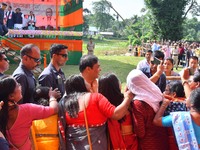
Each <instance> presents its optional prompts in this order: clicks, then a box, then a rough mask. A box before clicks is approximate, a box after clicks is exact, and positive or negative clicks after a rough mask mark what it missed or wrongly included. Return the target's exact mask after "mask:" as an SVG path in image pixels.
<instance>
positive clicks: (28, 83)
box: [13, 63, 36, 103]
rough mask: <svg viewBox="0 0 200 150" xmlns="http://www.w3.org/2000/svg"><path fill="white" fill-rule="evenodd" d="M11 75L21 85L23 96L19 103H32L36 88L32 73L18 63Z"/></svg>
mask: <svg viewBox="0 0 200 150" xmlns="http://www.w3.org/2000/svg"><path fill="white" fill-rule="evenodd" d="M13 77H14V78H15V79H16V80H17V82H18V83H20V84H21V86H22V96H23V97H22V100H20V101H19V103H34V98H33V93H34V91H35V88H36V81H35V77H34V75H33V73H32V72H31V71H30V70H28V69H27V68H26V67H25V66H24V65H22V63H20V64H19V66H18V68H17V69H16V70H15V71H14V73H13Z"/></svg>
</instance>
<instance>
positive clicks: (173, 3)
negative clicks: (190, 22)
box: [145, 0, 196, 41]
mask: <svg viewBox="0 0 200 150" xmlns="http://www.w3.org/2000/svg"><path fill="white" fill-rule="evenodd" d="M145 4H146V6H147V8H148V9H149V10H150V11H151V13H152V16H153V17H152V19H153V24H152V25H153V26H154V27H153V28H154V32H155V33H157V35H156V36H159V35H160V38H162V39H164V40H173V41H177V40H180V39H182V38H183V22H184V19H185V18H186V16H187V14H188V12H189V11H190V10H192V9H193V8H194V6H195V4H196V0H145ZM186 6H187V10H186Z"/></svg>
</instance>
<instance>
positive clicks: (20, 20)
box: [14, 8, 24, 37]
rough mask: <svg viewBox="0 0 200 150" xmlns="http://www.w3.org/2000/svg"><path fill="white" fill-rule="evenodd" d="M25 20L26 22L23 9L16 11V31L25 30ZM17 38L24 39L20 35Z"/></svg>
mask: <svg viewBox="0 0 200 150" xmlns="http://www.w3.org/2000/svg"><path fill="white" fill-rule="evenodd" d="M23 20H24V14H23V13H22V12H21V9H20V8H17V9H15V14H14V29H17V30H22V29H23ZM17 37H22V35H18V36H17Z"/></svg>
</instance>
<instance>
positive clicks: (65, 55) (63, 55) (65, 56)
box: [57, 54, 68, 58]
mask: <svg viewBox="0 0 200 150" xmlns="http://www.w3.org/2000/svg"><path fill="white" fill-rule="evenodd" d="M57 55H60V56H62V57H63V58H67V57H68V54H57Z"/></svg>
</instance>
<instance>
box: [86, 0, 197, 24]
mask: <svg viewBox="0 0 200 150" xmlns="http://www.w3.org/2000/svg"><path fill="white" fill-rule="evenodd" d="M94 1H99V0H84V2H83V8H88V9H89V10H91V11H92V2H94ZM108 1H109V2H111V3H112V6H113V7H114V8H115V9H116V10H117V11H118V13H119V14H120V15H121V16H122V17H123V18H124V19H128V18H131V17H133V16H134V15H138V16H141V12H140V11H141V9H142V8H144V7H145V6H144V0H108ZM197 1H198V3H200V0H197ZM111 14H114V12H111ZM188 17H191V15H189V16H188ZM198 19H199V20H200V17H199V18H198Z"/></svg>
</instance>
